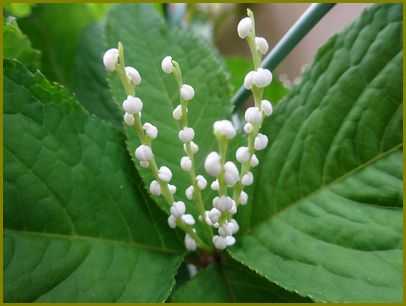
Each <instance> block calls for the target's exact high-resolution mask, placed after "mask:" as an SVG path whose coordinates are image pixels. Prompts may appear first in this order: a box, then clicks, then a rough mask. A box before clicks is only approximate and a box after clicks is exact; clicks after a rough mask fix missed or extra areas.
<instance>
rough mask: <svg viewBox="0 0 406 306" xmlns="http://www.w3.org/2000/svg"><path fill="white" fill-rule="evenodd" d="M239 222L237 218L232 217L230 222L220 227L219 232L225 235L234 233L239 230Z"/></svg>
mask: <svg viewBox="0 0 406 306" xmlns="http://www.w3.org/2000/svg"><path fill="white" fill-rule="evenodd" d="M239 228H240V227H239V226H238V223H237V221H236V220H235V219H231V220H230V221H229V222H227V223H224V224H223V225H221V226H220V227H219V234H220V235H221V236H223V237H226V236H231V235H234V234H235V233H237V232H238V230H239Z"/></svg>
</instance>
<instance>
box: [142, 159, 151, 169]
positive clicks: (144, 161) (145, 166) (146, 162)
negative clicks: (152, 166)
mask: <svg viewBox="0 0 406 306" xmlns="http://www.w3.org/2000/svg"><path fill="white" fill-rule="evenodd" d="M140 166H141V167H142V168H148V167H149V161H146V160H141V161H140Z"/></svg>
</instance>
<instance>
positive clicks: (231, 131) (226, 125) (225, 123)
mask: <svg viewBox="0 0 406 306" xmlns="http://www.w3.org/2000/svg"><path fill="white" fill-rule="evenodd" d="M213 130H214V134H215V135H216V136H224V137H226V138H227V139H232V138H234V136H235V134H236V131H235V128H234V126H233V124H232V123H231V121H229V120H219V121H216V122H214V124H213Z"/></svg>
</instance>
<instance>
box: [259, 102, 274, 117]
mask: <svg viewBox="0 0 406 306" xmlns="http://www.w3.org/2000/svg"><path fill="white" fill-rule="evenodd" d="M261 110H262V111H263V113H264V114H265V116H270V115H271V114H272V111H273V109H272V103H271V102H269V101H268V100H262V101H261Z"/></svg>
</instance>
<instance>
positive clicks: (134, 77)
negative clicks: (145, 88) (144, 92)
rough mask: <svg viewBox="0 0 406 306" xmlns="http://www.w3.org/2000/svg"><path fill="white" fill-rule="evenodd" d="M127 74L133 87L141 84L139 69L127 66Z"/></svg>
mask: <svg viewBox="0 0 406 306" xmlns="http://www.w3.org/2000/svg"><path fill="white" fill-rule="evenodd" d="M125 73H126V75H127V78H128V79H129V80H130V82H131V84H132V85H134V86H137V85H140V84H141V75H140V73H139V72H138V70H137V69H135V68H134V67H130V66H127V67H125Z"/></svg>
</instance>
